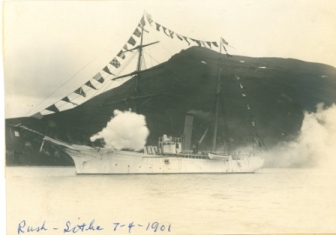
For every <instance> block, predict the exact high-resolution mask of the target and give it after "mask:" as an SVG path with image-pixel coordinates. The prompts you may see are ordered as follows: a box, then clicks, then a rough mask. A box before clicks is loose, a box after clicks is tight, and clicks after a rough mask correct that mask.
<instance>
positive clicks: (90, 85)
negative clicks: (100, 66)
mask: <svg viewBox="0 0 336 235" xmlns="http://www.w3.org/2000/svg"><path fill="white" fill-rule="evenodd" d="M85 85H87V86H88V87H90V88H92V89H94V90H97V88H95V87H94V86H93V85H92V83H91V82H90V81H88V82H87V83H85Z"/></svg>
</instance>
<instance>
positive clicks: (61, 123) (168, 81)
mask: <svg viewBox="0 0 336 235" xmlns="http://www.w3.org/2000/svg"><path fill="white" fill-rule="evenodd" d="M218 58H219V54H218V53H216V52H214V51H211V50H208V49H205V48H200V47H192V48H189V49H187V50H183V51H182V52H180V53H178V54H176V55H174V56H173V57H172V58H171V59H170V60H169V61H167V62H165V63H163V64H161V65H160V66H161V67H163V68H162V69H157V70H152V71H149V72H147V73H144V74H143V75H142V76H141V81H140V95H141V96H144V97H143V98H141V99H137V100H135V99H133V100H132V98H129V97H132V96H134V83H135V81H134V79H131V80H129V81H128V82H125V83H124V84H123V85H121V86H120V87H117V88H115V89H113V90H110V91H107V92H105V93H103V94H101V95H99V96H96V97H95V98H93V99H91V100H89V101H87V102H85V103H83V104H82V105H80V106H78V107H76V108H74V109H71V110H67V111H64V112H60V113H56V114H52V115H47V116H45V117H43V119H41V120H38V119H34V118H15V119H7V120H6V123H7V124H17V123H22V124H24V125H25V126H27V127H30V128H32V129H34V130H37V131H40V132H42V133H46V134H49V135H52V136H53V137H56V138H59V139H63V140H65V141H69V142H75V143H82V144H88V143H89V137H90V136H91V135H93V134H95V133H97V132H98V131H100V130H101V129H102V128H103V127H105V125H106V123H107V122H108V121H109V120H110V118H111V116H112V113H113V110H114V109H119V110H126V109H129V108H130V107H132V104H134V102H135V101H136V102H137V104H138V112H139V113H141V114H144V115H145V116H146V121H147V125H148V128H149V130H150V136H149V138H148V141H147V142H148V144H149V145H155V144H156V143H157V140H158V137H159V136H161V135H163V134H167V135H172V136H181V135H182V133H183V125H184V118H185V115H186V113H187V112H189V111H192V112H193V113H194V114H195V116H196V120H195V125H194V137H193V138H194V139H199V138H200V136H201V135H202V134H203V132H204V131H205V129H206V128H207V127H210V126H211V125H212V120H213V119H212V116H213V111H214V107H215V105H214V103H215V89H216V80H217V71H218ZM241 61H244V63H242V62H241ZM259 67H266V68H259ZM221 74H222V75H221V82H222V96H221V100H222V104H223V105H222V106H221V111H225V112H221V113H222V114H224V113H225V115H221V121H220V127H221V129H223V130H224V129H226V130H227V132H228V133H229V134H230V138H231V143H232V146H233V147H238V146H244V145H246V144H248V143H250V142H251V135H250V132H251V130H252V128H251V119H250V116H249V113H248V112H247V108H246V102H248V104H249V105H250V107H251V114H252V115H253V119H254V120H255V122H256V128H257V129H256V130H257V131H258V134H259V136H260V137H261V138H262V139H263V140H264V142H265V144H266V146H269V147H271V146H273V145H275V144H276V143H278V142H280V141H284V140H290V139H292V138H294V137H295V136H296V135H297V134H298V131H299V130H300V127H301V124H302V120H303V112H304V111H314V110H315V108H316V105H317V104H318V103H320V102H324V103H325V104H326V105H327V106H329V105H331V104H332V103H336V92H335V90H336V69H335V68H333V67H331V66H328V65H323V64H318V63H308V62H304V61H300V60H295V59H281V58H251V57H243V56H234V57H230V58H229V57H227V56H226V55H222V73H221ZM235 74H236V75H239V76H240V78H241V79H240V81H241V84H243V86H244V93H245V94H246V95H247V96H246V98H243V97H242V96H241V89H240V87H239V84H238V83H237V80H236V78H235ZM146 95H156V96H153V97H145V96H146ZM126 98H128V99H126ZM224 119H226V120H228V122H225V121H224ZM50 120H51V121H52V123H53V125H50V123H51V122H50ZM54 124H56V125H54ZM211 134H212V133H211V131H209V132H208V135H209V136H211ZM226 138H227V136H225V135H224V132H220V134H219V137H218V141H219V143H223V142H224V141H223V140H224V139H226ZM9 142H10V141H8V138H7V148H8V146H9ZM210 146H211V144H210V138H208V139H206V140H205V142H204V144H203V146H201V147H202V148H203V149H206V148H209V147H210ZM23 161H24V160H23ZM34 164H35V163H34ZM36 164H38V163H37V162H36Z"/></svg>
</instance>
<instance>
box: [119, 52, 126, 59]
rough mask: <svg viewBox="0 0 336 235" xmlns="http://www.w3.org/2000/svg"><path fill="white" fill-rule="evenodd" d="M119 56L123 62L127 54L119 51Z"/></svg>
mask: <svg viewBox="0 0 336 235" xmlns="http://www.w3.org/2000/svg"><path fill="white" fill-rule="evenodd" d="M117 56H119V57H120V58H121V59H123V60H124V59H125V58H126V56H125V53H124V52H123V50H121V51H119V53H118V55H117Z"/></svg>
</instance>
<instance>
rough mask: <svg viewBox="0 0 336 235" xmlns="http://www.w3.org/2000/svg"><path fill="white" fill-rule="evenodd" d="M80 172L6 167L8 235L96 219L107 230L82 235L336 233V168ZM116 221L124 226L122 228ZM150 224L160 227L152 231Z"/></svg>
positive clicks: (45, 232)
mask: <svg viewBox="0 0 336 235" xmlns="http://www.w3.org/2000/svg"><path fill="white" fill-rule="evenodd" d="M74 172H75V169H74V168H72V167H67V168H53V167H7V168H6V184H7V234H8V235H11V234H17V229H18V224H19V223H20V222H21V221H22V220H25V221H26V227H27V226H28V225H30V226H32V227H34V228H36V227H38V226H42V224H43V221H45V228H46V229H48V231H40V232H39V233H37V232H30V233H28V234H64V232H63V229H64V228H66V222H67V221H70V223H71V225H76V224H82V223H87V224H89V223H90V222H91V221H92V220H93V219H94V220H95V222H94V223H93V225H94V226H98V225H99V226H101V227H103V228H104V230H101V231H84V232H82V231H78V232H77V234H154V231H153V230H154V229H155V228H156V227H158V230H157V231H156V232H155V234H225V233H288V232H295V233H303V232H311V233H312V232H336V182H335V181H336V174H335V171H334V172H331V173H330V172H327V171H318V170H300V169H263V170H262V171H260V172H258V173H257V174H248V175H239V174H236V175H128V176H125V175H123V176H75V173H74ZM132 222H133V224H134V227H131V230H130V233H129V228H128V226H129V224H130V223H132ZM154 222H158V223H159V224H156V223H154ZM114 223H120V224H119V225H118V226H117V228H116V231H114V228H115V226H116V224H114ZM148 223H150V227H151V226H153V228H149V229H148V230H146V228H147V226H148ZM153 223H154V224H153ZM122 225H125V226H124V227H120V226H122ZM162 225H164V227H162ZM169 225H170V232H169V231H168V226H169ZM26 227H25V228H26ZM25 228H24V229H25ZM53 228H55V229H57V230H54V229H53ZM86 228H87V227H86ZM160 229H163V230H164V231H163V232H162V231H161V230H160ZM25 234H27V233H25ZM68 234H70V233H68ZM71 234H72V233H71Z"/></svg>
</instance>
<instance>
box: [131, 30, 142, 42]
mask: <svg viewBox="0 0 336 235" xmlns="http://www.w3.org/2000/svg"><path fill="white" fill-rule="evenodd" d="M133 34H134V35H135V36H137V37H140V36H141V32H140V30H139V29H138V28H136V29H135V30H134V32H133ZM133 46H134V45H133Z"/></svg>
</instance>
